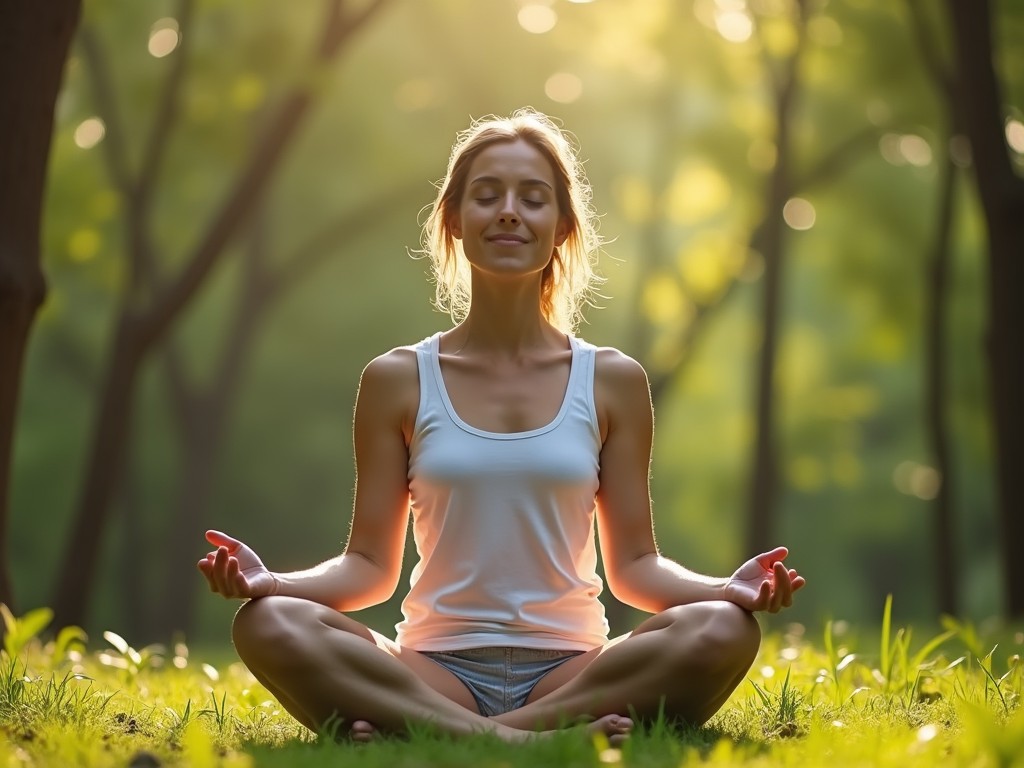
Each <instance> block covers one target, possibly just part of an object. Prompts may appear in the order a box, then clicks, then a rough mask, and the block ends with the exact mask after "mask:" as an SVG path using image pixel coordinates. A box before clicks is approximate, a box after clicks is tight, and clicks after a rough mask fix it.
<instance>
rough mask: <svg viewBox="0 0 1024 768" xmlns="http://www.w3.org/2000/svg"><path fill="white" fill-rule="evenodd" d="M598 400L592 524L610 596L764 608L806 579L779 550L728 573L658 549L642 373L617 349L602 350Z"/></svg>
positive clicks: (649, 418)
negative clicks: (693, 566)
mask: <svg viewBox="0 0 1024 768" xmlns="http://www.w3.org/2000/svg"><path fill="white" fill-rule="evenodd" d="M595 400H596V404H597V408H598V418H599V421H600V424H601V431H602V439H603V447H602V449H601V469H600V488H599V490H598V494H597V523H598V532H599V534H600V539H601V554H602V557H603V559H604V566H605V576H606V578H607V580H608V587H609V589H610V590H611V592H612V594H613V595H615V597H617V598H618V599H619V600H621V601H622V602H624V603H627V604H628V605H632V606H633V607H635V608H639V609H640V610H644V611H649V612H651V613H658V612H660V611H663V610H665V609H666V608H669V607H671V606H673V605H683V604H687V603H695V602H700V601H704V600H729V601H731V602H734V603H736V604H737V605H741V606H742V607H744V608H747V609H748V610H769V611H777V610H779V608H781V607H785V606H788V605H789V604H791V602H792V593H793V591H795V590H796V589H799V588H800V587H801V586H803V578H802V577H800V576H798V575H797V573H796V571H791V570H789V569H787V568H785V567H784V566H782V564H781V561H782V559H783V558H784V557H785V556H786V551H785V549H784V548H779V549H776V550H772V552H769V553H765V554H763V555H760V556H758V557H757V558H753V559H752V560H749V561H747V562H746V563H744V564H743V565H742V566H741V567H740V568H739V569H738V570H737V571H736V573H735V574H733V575H732V576H731V577H727V578H715V577H710V576H704V575H701V574H698V573H695V572H694V571H691V570H689V569H687V568H685V567H683V566H682V565H680V564H679V563H677V562H675V561H674V560H671V559H669V558H667V557H664V556H662V555H661V554H660V552H659V551H658V547H657V543H656V541H655V538H654V526H653V523H652V517H651V499H650V487H649V472H650V461H651V447H652V444H653V437H654V416H653V411H652V407H651V397H650V388H649V386H648V383H647V375H646V373H645V372H644V370H643V368H642V367H641V366H640V364H639V363H637V362H636V361H635V360H633V359H631V358H629V357H627V356H625V355H623V354H622V353H620V352H618V351H616V350H613V349H602V350H600V351H599V353H598V362H597V368H596V372H595Z"/></svg>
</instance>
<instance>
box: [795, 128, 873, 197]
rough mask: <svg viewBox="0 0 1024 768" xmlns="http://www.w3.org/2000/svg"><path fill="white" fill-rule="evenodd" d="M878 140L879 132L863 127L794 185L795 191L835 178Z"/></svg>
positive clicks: (833, 149) (833, 148)
mask: <svg viewBox="0 0 1024 768" xmlns="http://www.w3.org/2000/svg"><path fill="white" fill-rule="evenodd" d="M877 138H878V130H877V129H876V128H875V127H874V126H872V125H867V126H864V127H862V128H861V129H860V130H859V131H857V132H856V133H854V134H852V135H850V136H847V137H846V138H845V139H844V140H843V141H841V142H840V143H839V144H837V145H836V146H834V147H832V149H831V150H830V151H829V152H828V154H826V155H825V156H824V157H823V158H821V159H820V160H819V161H818V162H817V163H816V164H815V165H814V167H813V168H811V169H810V170H809V171H807V173H806V174H804V176H803V178H801V179H800V180H799V181H798V182H797V183H795V184H794V185H793V189H794V190H801V189H807V188H808V187H813V186H814V185H815V184H819V183H821V182H822V181H823V180H825V179H827V178H830V177H831V176H835V175H836V174H838V173H839V172H840V171H842V169H843V167H844V166H845V165H847V164H848V163H849V162H850V161H851V160H852V159H853V158H854V157H855V156H856V155H857V153H858V152H859V151H860V150H861V149H863V148H865V147H866V146H869V145H870V144H873V143H874V142H875V140H876V139H877Z"/></svg>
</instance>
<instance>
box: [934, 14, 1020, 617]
mask: <svg viewBox="0 0 1024 768" xmlns="http://www.w3.org/2000/svg"><path fill="white" fill-rule="evenodd" d="M947 2H948V7H949V11H950V17H951V26H952V31H953V39H954V48H955V50H956V56H957V69H958V78H957V82H958V83H959V84H960V85H961V86H962V89H961V93H960V99H959V100H958V101H957V103H956V104H954V109H957V108H960V109H962V112H961V116H962V122H963V125H964V127H965V129H966V131H967V135H968V138H969V139H970V142H971V156H972V159H973V164H974V170H975V179H976V182H977V185H978V193H979V196H980V198H981V204H982V207H983V209H984V213H985V223H986V226H987V229H988V248H989V261H988V263H989V275H988V331H987V333H988V336H987V339H986V345H985V346H986V351H987V353H988V363H989V391H990V396H991V401H992V403H991V408H992V428H993V432H994V437H995V445H996V488H997V493H998V506H999V522H1000V533H999V542H1000V546H1001V548H1002V569H1003V584H1004V590H1005V593H1004V599H1005V607H1006V611H1007V614H1008V615H1009V616H1010V617H1012V618H1022V617H1024V568H1021V565H1020V562H1019V559H1020V552H1019V550H1020V543H1021V542H1022V541H1024V484H1022V483H1021V480H1020V471H1021V467H1024V398H1022V397H1021V393H1022V392H1024V354H1022V353H1021V351H1020V332H1021V328H1024V301H1022V300H1021V296H1022V295H1024V180H1022V179H1021V178H1020V177H1019V176H1017V175H1016V174H1015V173H1014V170H1013V166H1012V164H1011V161H1010V156H1009V148H1008V147H1007V144H1006V136H1005V133H1004V131H1005V129H1004V123H1003V120H1004V116H1003V114H1004V113H1003V105H1002V101H1001V98H1000V93H999V82H998V80H997V79H996V74H995V69H994V65H993V59H994V57H995V51H994V48H993V41H992V11H991V4H990V2H989V0H947Z"/></svg>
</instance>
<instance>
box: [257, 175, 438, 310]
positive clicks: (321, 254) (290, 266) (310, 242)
mask: <svg viewBox="0 0 1024 768" xmlns="http://www.w3.org/2000/svg"><path fill="white" fill-rule="evenodd" d="M422 193H423V184H422V183H421V182H419V181H417V182H408V183H406V184H404V185H402V186H399V187H396V188H393V189H389V190H388V191H386V192H383V193H382V194H380V195H378V196H377V197H376V198H374V199H372V200H365V201H363V203H362V204H361V205H360V206H359V207H358V208H355V209H352V210H349V211H346V212H345V213H343V214H342V215H341V216H339V217H338V218H337V219H336V220H335V221H334V222H332V223H330V224H328V225H327V226H325V227H324V228H323V229H321V230H320V231H319V232H317V233H316V234H315V235H313V236H312V237H310V238H309V239H307V240H306V241H305V242H304V243H302V244H301V245H299V246H298V247H297V248H296V249H295V250H294V251H292V253H291V255H290V256H288V257H287V258H286V259H285V263H284V265H283V266H281V267H279V268H278V269H277V270H276V274H274V275H272V276H271V277H270V278H269V280H267V282H266V283H265V289H264V296H265V297H266V298H267V299H268V300H271V301H273V300H276V299H277V297H278V296H279V295H280V294H283V293H284V292H285V291H286V290H287V289H290V288H291V287H292V286H294V285H295V283H297V282H298V281H300V280H301V279H302V278H303V277H305V276H306V275H308V274H309V273H310V272H312V271H314V270H315V269H317V268H318V267H320V266H321V265H322V264H323V263H324V262H325V261H326V260H327V259H329V258H330V257H331V256H332V255H334V253H335V246H336V244H337V243H338V241H339V240H341V239H342V238H345V239H352V238H356V237H359V236H360V235H362V234H364V233H365V232H367V231H369V230H370V229H371V228H372V227H373V226H374V224H375V223H376V221H375V214H376V213H377V212H379V211H380V210H381V209H382V208H385V207H388V206H401V205H403V204H404V203H405V202H406V201H409V202H410V204H412V203H413V202H415V200H417V199H419V198H420V196H421V194H422Z"/></svg>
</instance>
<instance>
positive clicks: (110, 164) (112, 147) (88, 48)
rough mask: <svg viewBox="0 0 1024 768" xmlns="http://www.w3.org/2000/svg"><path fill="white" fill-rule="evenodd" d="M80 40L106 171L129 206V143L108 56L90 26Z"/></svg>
mask: <svg viewBox="0 0 1024 768" xmlns="http://www.w3.org/2000/svg"><path fill="white" fill-rule="evenodd" d="M78 40H79V44H80V45H81V46H82V58H83V59H84V60H85V71H86V72H87V73H88V76H89V81H90V83H91V84H92V90H93V96H94V97H95V99H96V112H97V113H98V114H99V116H100V119H102V120H103V124H104V126H105V131H106V137H105V141H102V142H101V144H102V145H103V156H104V157H105V158H106V159H107V170H108V171H109V172H110V176H111V179H112V180H113V182H114V186H115V187H117V191H118V192H120V193H121V196H122V197H123V198H124V199H125V201H126V202H127V203H129V204H130V201H131V200H132V197H133V194H132V193H133V189H134V184H133V182H132V174H131V170H130V169H129V162H128V150H127V142H126V141H125V139H124V128H123V125H122V123H121V118H120V113H119V110H118V107H117V96H116V95H115V92H114V85H113V78H112V77H111V76H110V68H109V67H108V66H107V59H106V53H105V52H104V49H103V46H102V44H101V43H100V40H99V38H98V37H97V35H96V32H95V31H94V30H93V29H92V27H90V26H89V25H88V24H82V26H81V28H80V29H79V33H78Z"/></svg>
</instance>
